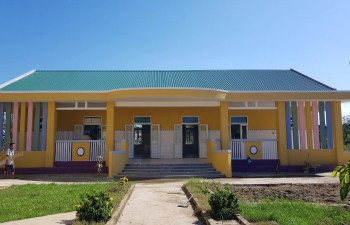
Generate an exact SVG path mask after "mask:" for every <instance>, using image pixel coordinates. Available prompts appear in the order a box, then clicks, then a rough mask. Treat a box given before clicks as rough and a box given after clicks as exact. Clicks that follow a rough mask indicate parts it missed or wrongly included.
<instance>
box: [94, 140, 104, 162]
mask: <svg viewBox="0 0 350 225" xmlns="http://www.w3.org/2000/svg"><path fill="white" fill-rule="evenodd" d="M99 156H102V157H103V160H105V159H106V141H104V140H98V141H90V161H98V157H99Z"/></svg>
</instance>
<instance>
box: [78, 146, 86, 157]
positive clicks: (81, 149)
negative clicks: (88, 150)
mask: <svg viewBox="0 0 350 225" xmlns="http://www.w3.org/2000/svg"><path fill="white" fill-rule="evenodd" d="M84 153H85V150H84V148H82V147H79V148H78V149H77V154H78V156H82V155H84Z"/></svg>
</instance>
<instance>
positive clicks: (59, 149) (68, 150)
mask: <svg viewBox="0 0 350 225" xmlns="http://www.w3.org/2000/svg"><path fill="white" fill-rule="evenodd" d="M55 147H56V149H55V161H72V142H71V141H56V146H55Z"/></svg>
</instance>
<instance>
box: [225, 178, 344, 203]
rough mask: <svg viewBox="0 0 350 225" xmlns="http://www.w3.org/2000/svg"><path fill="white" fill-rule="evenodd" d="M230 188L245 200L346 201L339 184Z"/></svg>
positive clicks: (239, 186)
mask: <svg viewBox="0 0 350 225" xmlns="http://www.w3.org/2000/svg"><path fill="white" fill-rule="evenodd" d="M232 189H233V190H234V191H235V192H236V194H237V197H238V198H239V199H242V200H246V201H253V202H257V201H260V200H262V199H265V198H274V197H278V198H283V199H288V200H292V199H297V200H303V201H307V202H319V203H337V204H339V203H341V204H344V203H347V202H348V201H350V195H349V196H348V197H347V199H346V200H345V201H341V200H340V197H339V190H340V185H339V184H326V183H325V184H271V185H249V186H245V185H244V186H242V185H235V186H232Z"/></svg>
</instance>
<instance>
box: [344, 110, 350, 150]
mask: <svg viewBox="0 0 350 225" xmlns="http://www.w3.org/2000/svg"><path fill="white" fill-rule="evenodd" d="M343 141H344V145H350V115H347V116H344V117H343Z"/></svg>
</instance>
